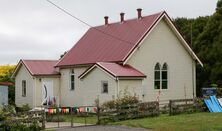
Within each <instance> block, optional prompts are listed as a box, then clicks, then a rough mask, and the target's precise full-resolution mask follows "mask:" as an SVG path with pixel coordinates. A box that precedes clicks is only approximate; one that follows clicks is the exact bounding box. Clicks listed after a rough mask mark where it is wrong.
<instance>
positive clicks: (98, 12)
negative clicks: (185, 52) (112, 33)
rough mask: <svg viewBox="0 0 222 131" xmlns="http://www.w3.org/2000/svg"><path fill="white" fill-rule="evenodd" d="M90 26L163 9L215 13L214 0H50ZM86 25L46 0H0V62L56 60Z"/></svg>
mask: <svg viewBox="0 0 222 131" xmlns="http://www.w3.org/2000/svg"><path fill="white" fill-rule="evenodd" d="M50 1H52V2H53V3H55V4H57V5H58V6H60V7H61V8H63V9H65V10H66V11H68V12H69V13H70V14H72V15H74V16H76V17H78V18H79V19H81V20H83V21H85V22H87V23H88V24H90V25H92V26H97V25H102V24H104V18H103V17H104V16H109V22H110V23H111V22H117V21H119V19H120V17H119V13H120V12H124V13H125V19H126V20H127V19H131V18H135V17H137V12H136V9H137V8H142V9H143V10H142V15H144V16H146V15H149V14H153V13H157V12H160V11H163V10H165V11H166V12H167V13H168V14H169V16H170V17H171V18H177V17H188V18H196V17H198V16H206V15H211V14H213V13H214V11H215V8H216V3H217V0H50ZM88 29H89V27H88V26H86V25H84V24H83V23H81V22H79V21H77V20H75V19H73V18H72V17H70V16H69V15H67V14H65V13H64V12H62V11H61V10H59V9H57V8H56V7H55V6H53V5H52V4H50V3H49V2H47V1H46V0H0V65H2V64H16V63H17V62H18V61H19V60H20V59H59V58H60V55H61V54H63V53H64V52H65V51H68V50H69V49H71V48H72V47H73V46H74V45H75V43H76V42H77V41H78V40H79V39H80V38H81V37H82V35H83V34H84V33H85V32H86V31H87V30H88Z"/></svg>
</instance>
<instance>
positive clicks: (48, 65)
mask: <svg viewBox="0 0 222 131" xmlns="http://www.w3.org/2000/svg"><path fill="white" fill-rule="evenodd" d="M57 62H58V61H57V60H22V63H23V64H24V65H25V66H26V68H27V69H28V71H29V72H30V73H31V75H59V72H57V71H56V68H54V66H55V64H56V63H57Z"/></svg>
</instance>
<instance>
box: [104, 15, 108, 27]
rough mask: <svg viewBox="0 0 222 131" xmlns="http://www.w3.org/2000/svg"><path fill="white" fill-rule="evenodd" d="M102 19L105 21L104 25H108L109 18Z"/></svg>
mask: <svg viewBox="0 0 222 131" xmlns="http://www.w3.org/2000/svg"><path fill="white" fill-rule="evenodd" d="M104 19H105V25H108V24H109V21H108V19H109V17H108V16H105V17H104Z"/></svg>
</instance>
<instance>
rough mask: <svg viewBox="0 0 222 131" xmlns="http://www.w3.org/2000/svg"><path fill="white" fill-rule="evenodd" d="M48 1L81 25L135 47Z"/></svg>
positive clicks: (48, 0)
mask: <svg viewBox="0 0 222 131" xmlns="http://www.w3.org/2000/svg"><path fill="white" fill-rule="evenodd" d="M46 1H47V2H49V3H50V4H52V5H54V6H55V7H56V8H58V9H59V10H61V11H63V12H64V13H66V14H67V15H69V16H71V17H72V18H74V19H76V20H78V21H79V22H81V23H83V24H85V25H87V26H89V27H91V28H93V29H95V30H97V31H99V32H101V33H103V34H105V35H107V36H109V37H112V38H114V39H117V40H119V41H122V42H125V43H127V44H133V45H134V43H132V42H129V41H127V40H123V39H121V38H119V37H116V36H114V35H111V34H109V33H106V32H104V31H102V30H99V29H97V28H95V27H93V26H92V25H90V24H88V23H87V22H85V21H83V20H81V19H80V18H78V17H76V16H74V15H72V14H71V13H69V12H68V11H66V10H65V9H63V8H61V7H60V6H58V5H57V4H55V3H53V2H52V1H50V0H46Z"/></svg>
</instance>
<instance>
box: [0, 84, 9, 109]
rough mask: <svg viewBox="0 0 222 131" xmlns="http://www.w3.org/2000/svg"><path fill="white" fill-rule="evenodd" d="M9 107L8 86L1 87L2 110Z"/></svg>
mask: <svg viewBox="0 0 222 131" xmlns="http://www.w3.org/2000/svg"><path fill="white" fill-rule="evenodd" d="M3 105H8V86H5V85H0V108H1V107H2V106H3Z"/></svg>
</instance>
